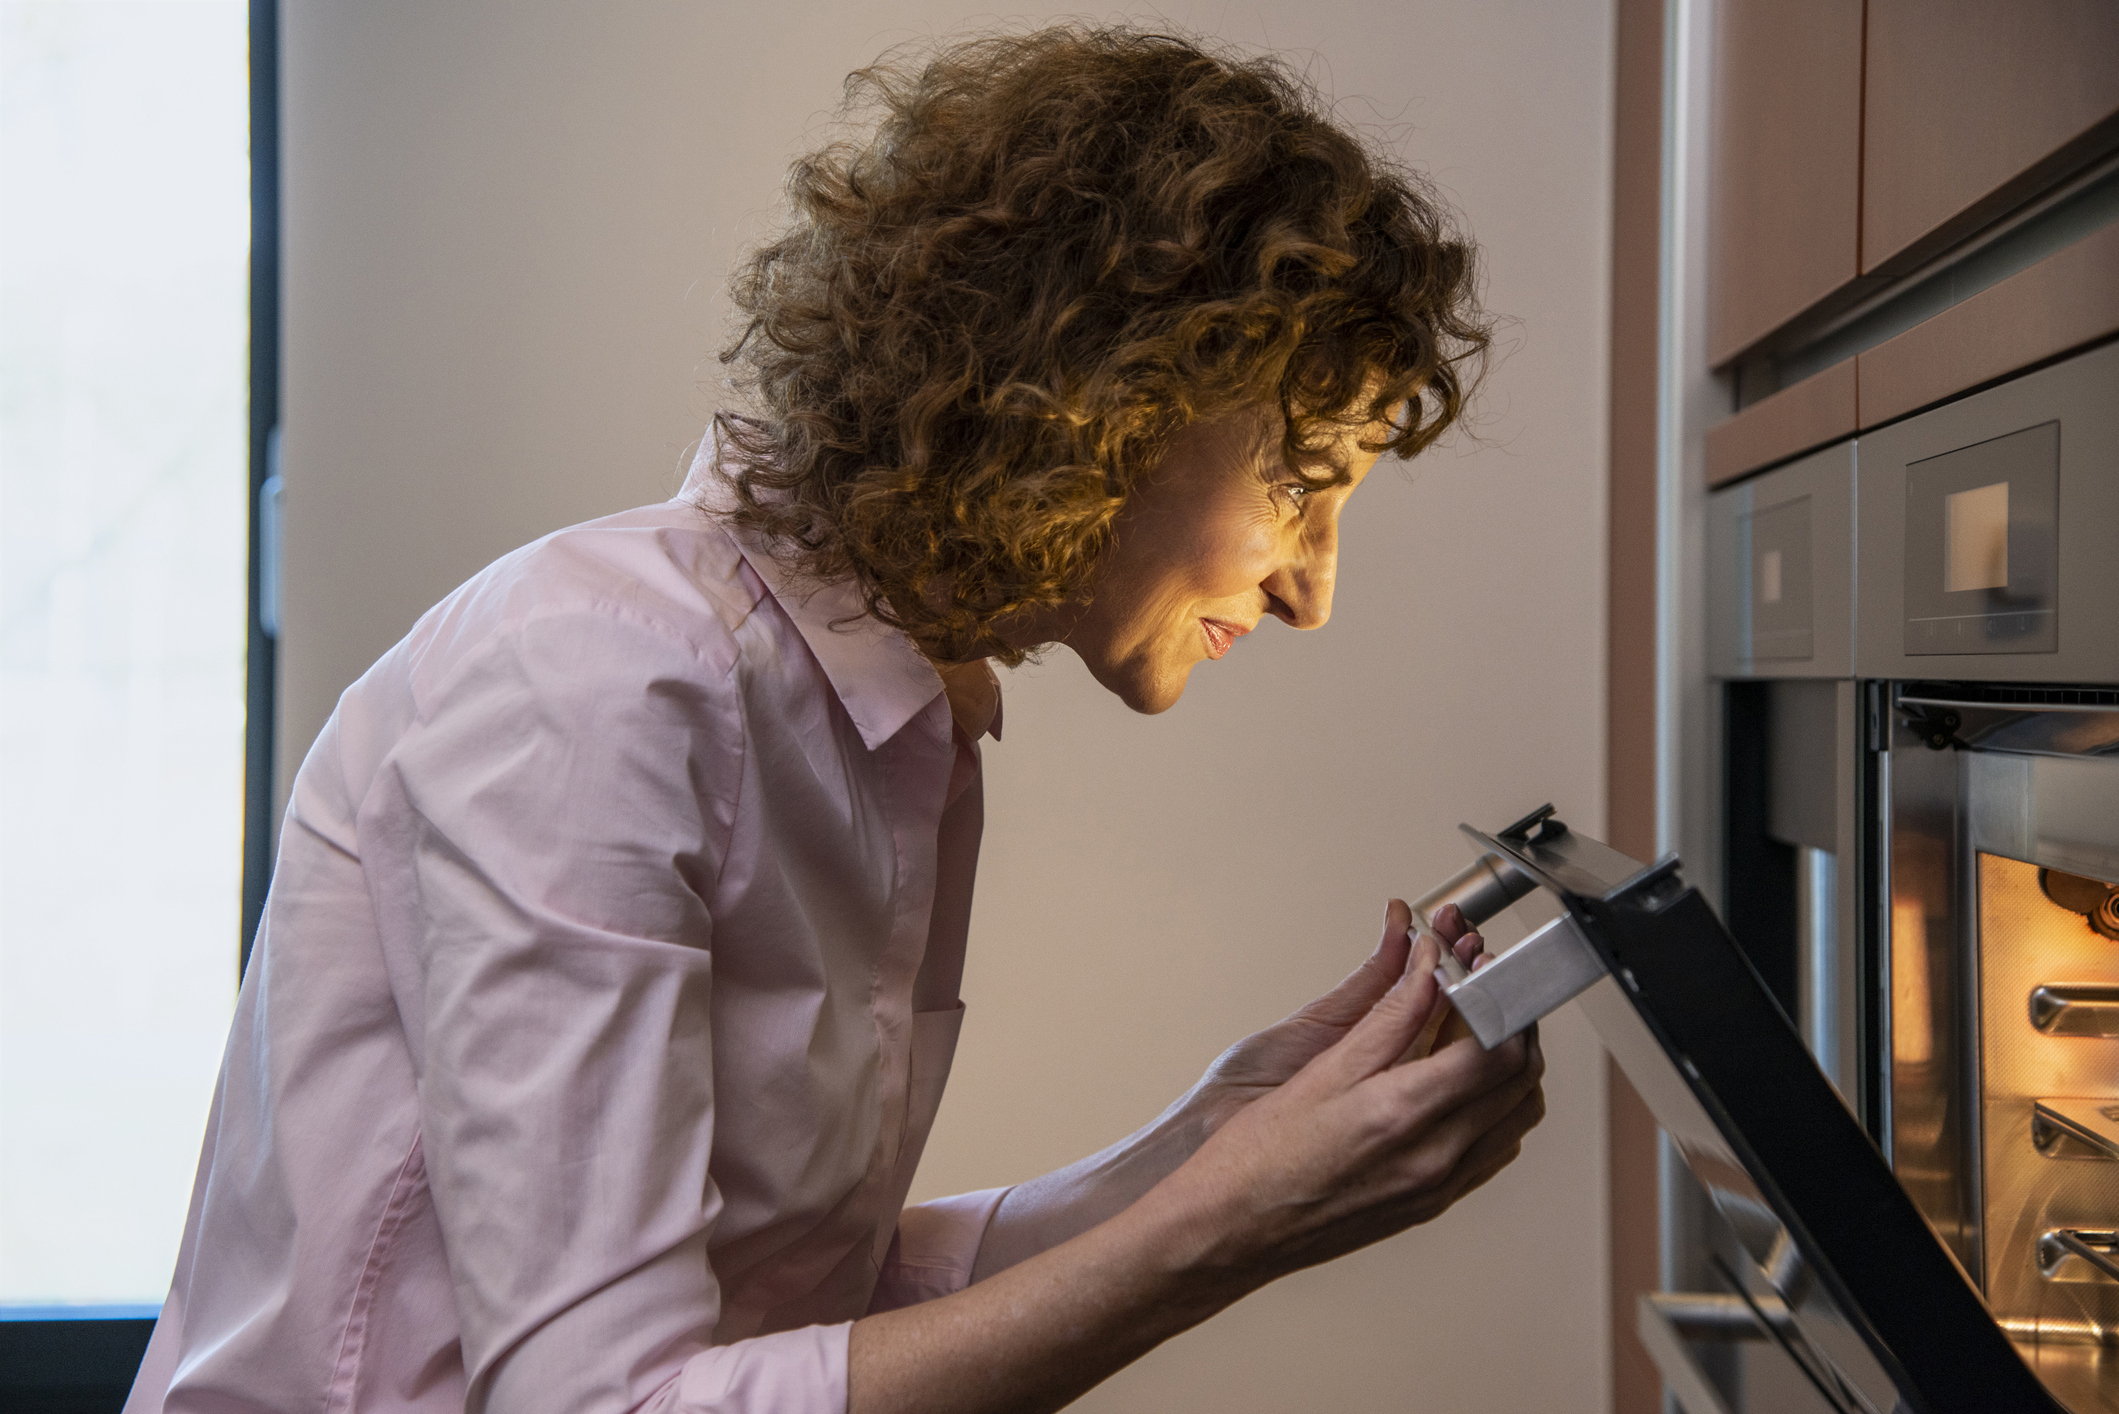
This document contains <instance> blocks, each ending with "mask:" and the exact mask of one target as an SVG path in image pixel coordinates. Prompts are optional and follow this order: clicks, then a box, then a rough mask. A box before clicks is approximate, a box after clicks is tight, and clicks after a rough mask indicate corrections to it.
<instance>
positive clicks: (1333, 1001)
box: [1186, 898, 1489, 1139]
mask: <svg viewBox="0 0 2119 1414" xmlns="http://www.w3.org/2000/svg"><path fill="white" fill-rule="evenodd" d="M1433 922H1434V926H1435V933H1436V934H1437V936H1439V937H1440V938H1441V939H1442V941H1443V942H1445V943H1447V944H1449V945H1450V950H1451V951H1452V952H1454V953H1455V954H1456V955H1457V960H1458V961H1459V962H1461V963H1463V964H1464V966H1465V967H1467V968H1472V967H1477V966H1479V965H1480V964H1481V963H1483V962H1486V961H1488V960H1489V959H1488V958H1487V957H1486V953H1485V947H1486V944H1485V941H1484V940H1483V939H1482V938H1481V937H1480V936H1479V934H1478V933H1477V932H1476V931H1474V930H1473V929H1471V928H1468V927H1466V926H1465V922H1464V916H1463V914H1461V913H1459V912H1458V910H1457V906H1456V905H1455V904H1453V903H1452V904H1445V905H1443V906H1442V907H1441V908H1440V909H1438V910H1437V911H1436V913H1435V916H1434V919H1433ZM1412 925H1413V911H1412V909H1411V908H1409V907H1407V905H1406V902H1405V900H1403V899H1395V898H1394V899H1392V900H1391V901H1390V904H1389V905H1388V906H1387V907H1386V908H1385V909H1384V913H1383V937H1382V940H1381V941H1379V942H1378V943H1377V944H1376V951H1375V952H1374V953H1372V954H1370V956H1369V959H1368V961H1366V962H1364V963H1362V964H1361V966H1359V967H1357V968H1355V969H1354V970H1353V971H1352V972H1350V973H1348V974H1347V976H1346V979H1345V980H1344V981H1342V982H1341V983H1340V984H1339V985H1338V986H1336V987H1334V988H1332V990H1331V991H1329V992H1326V993H1325V994H1324V995H1323V996H1321V997H1319V998H1317V1000H1315V1001H1313V1002H1311V1003H1309V1004H1308V1005H1307V1006H1304V1007H1303V1008H1301V1009H1300V1010H1298V1011H1296V1012H1295V1013H1293V1014H1292V1015H1290V1016H1287V1017H1285V1018H1283V1019H1282V1020H1280V1021H1276V1022H1274V1023H1273V1024H1272V1025H1271V1026H1268V1027H1267V1028H1266V1029H1265V1030H1263V1031H1259V1032H1256V1033H1254V1034H1252V1035H1250V1036H1246V1037H1244V1038H1243V1039H1242V1040H1241V1041H1238V1042H1237V1043H1236V1044H1235V1045H1233V1046H1231V1047H1229V1049H1227V1050H1226V1051H1223V1052H1222V1053H1221V1055H1220V1056H1219V1057H1218V1058H1216V1060H1215V1061H1214V1064H1212V1065H1211V1066H1209V1067H1207V1073H1206V1075H1205V1076H1204V1077H1202V1078H1201V1080H1200V1082H1199V1084H1198V1085H1197V1086H1196V1087H1195V1088H1194V1089H1193V1091H1192V1093H1191V1094H1190V1095H1189V1096H1187V1097H1186V1099H1187V1101H1188V1102H1189V1103H1190V1105H1192V1106H1196V1107H1197V1108H1196V1109H1195V1110H1194V1113H1195V1115H1196V1116H1197V1118H1198V1120H1199V1122H1200V1137H1201V1138H1202V1139H1203V1138H1205V1136H1206V1135H1208V1134H1211V1133H1213V1132H1214V1131H1215V1130H1216V1129H1219V1128H1220V1127H1221V1126H1222V1125H1223V1124H1226V1123H1227V1122H1228V1121H1229V1119H1230V1118H1232V1117H1233V1116H1234V1115H1235V1114H1236V1113H1237V1112H1238V1111H1239V1110H1241V1109H1242V1108H1243V1107H1244V1106H1245V1105H1248V1104H1249V1103H1251V1101H1253V1100H1256V1099H1258V1098H1260V1097H1261V1096H1263V1095H1266V1094H1269V1093H1271V1092H1272V1091H1273V1090H1274V1089H1275V1088H1277V1087H1278V1086H1280V1085H1282V1084H1284V1083H1286V1081H1287V1080H1288V1079H1289V1078H1290V1077H1291V1076H1293V1075H1294V1074H1295V1072H1296V1071H1298V1070H1301V1069H1302V1068H1303V1067H1304V1066H1305V1065H1308V1064H1309V1063H1310V1061H1311V1060H1312V1059H1314V1058H1315V1057H1317V1056H1318V1055H1320V1054H1322V1053H1323V1052H1324V1051H1325V1049H1326V1048H1328V1047H1329V1046H1331V1045H1332V1044H1333V1043H1335V1042H1336V1041H1338V1040H1339V1038H1340V1037H1342V1036H1344V1035H1346V1033H1347V1032H1348V1030H1350V1029H1351V1028H1352V1027H1353V1025H1354V1023H1355V1022H1357V1021H1359V1020H1361V1018H1362V1017H1364V1016H1366V1015H1368V1013H1369V1008H1371V1007H1373V1006H1374V1005H1375V1004H1376V1003H1377V1002H1378V1001H1379V1000H1381V999H1382V997H1383V994H1384V993H1385V992H1388V991H1389V990H1390V989H1391V987H1392V985H1393V984H1394V983H1396V982H1397V980H1398V978H1399V977H1400V976H1401V975H1402V974H1403V973H1404V971H1405V962H1406V958H1407V957H1408V956H1409V955H1410V953H1411V951H1412Z"/></svg>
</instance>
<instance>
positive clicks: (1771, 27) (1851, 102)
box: [1708, 0, 1862, 365]
mask: <svg viewBox="0 0 2119 1414" xmlns="http://www.w3.org/2000/svg"><path fill="white" fill-rule="evenodd" d="M1714 13H1715V30H1714V34H1715V41H1714V75H1713V93H1714V119H1713V121H1714V131H1713V153H1712V159H1711V160H1712V167H1711V177H1710V180H1709V188H1708V191H1709V202H1710V214H1709V236H1708V240H1709V247H1710V250H1709V269H1708V289H1709V291H1710V293H1709V303H1708V343H1709V345H1710V347H1709V350H1708V353H1709V361H1710V362H1711V363H1713V364H1716V365H1721V364H1724V363H1727V362H1728V361H1729V360H1730V359H1732V358H1734V357H1735V356H1736V355H1737V354H1739V353H1742V352H1743V351H1744V350H1745V349H1746V348H1747V347H1749V346H1750V345H1752V344H1753V343H1755V342H1757V341H1758V340H1759V339H1760V338H1762V337H1763V336H1765V335H1766V334H1769V333H1771V332H1772V331H1773V330H1775V329H1777V328H1779V327H1780V326H1781V325H1782V324H1784V323H1786V322H1787V321H1788V320H1789V319H1790V318H1792V317H1793V316H1795V315H1797V314H1799V313H1801V312H1802V311H1803V310H1805V309H1807V308H1809V307H1810V306H1811V305H1812V304H1815V303H1816V302H1817V301H1818V300H1820V299H1822V298H1824V297H1825V296H1827V295H1829V294H1831V293H1832V292H1833V291H1834V290H1836V289H1839V288H1840V287H1841V286H1843V285H1845V284H1847V283H1848V282H1849V281H1851V280H1853V279H1854V278H1855V277H1856V276H1857V275H1858V273H1859V259H1860V216H1861V190H1860V182H1861V117H1862V114H1861V104H1862V3H1861V0H1721V3H1720V4H1718V5H1717V6H1716V7H1715V12H1714Z"/></svg>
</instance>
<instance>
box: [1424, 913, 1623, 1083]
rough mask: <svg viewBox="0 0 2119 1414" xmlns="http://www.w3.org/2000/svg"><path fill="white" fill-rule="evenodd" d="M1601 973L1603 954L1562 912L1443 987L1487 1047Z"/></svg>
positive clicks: (1555, 1007)
mask: <svg viewBox="0 0 2119 1414" xmlns="http://www.w3.org/2000/svg"><path fill="white" fill-rule="evenodd" d="M1603 975H1604V961H1603V959H1602V958H1600V957H1598V956H1597V953H1596V950H1595V949H1594V948H1592V947H1590V945H1589V941H1588V940H1587V939H1586V938H1584V937H1583V936H1582V934H1581V931H1580V930H1579V929H1578V928H1576V926H1575V921H1574V919H1573V917H1572V916H1570V915H1568V914H1565V913H1563V914H1561V915H1560V916H1559V917H1558V918H1555V919H1554V920H1553V921H1552V922H1550V923H1548V924H1546V925H1545V926H1544V927H1542V928H1540V929H1539V930H1538V931H1537V932H1535V933H1532V934H1531V935H1530V936H1529V937H1527V938H1525V939H1524V940H1523V941H1522V942H1520V943H1517V944H1516V945H1515V946H1514V947H1512V948H1510V949H1509V950H1508V951H1507V952H1505V953H1502V954H1501V955H1500V956H1499V957H1497V958H1495V959H1494V960H1493V961H1492V962H1489V963H1488V964H1486V966H1484V967H1482V968H1480V969H1479V970H1478V971H1477V972H1473V973H1471V974H1469V975H1467V976H1466V977H1465V978H1464V979H1463V980H1462V981H1460V982H1455V983H1452V984H1451V985H1449V986H1447V987H1445V988H1444V989H1443V991H1444V993H1445V995H1447V996H1448V997H1449V999H1450V1004H1451V1005H1452V1006H1454V1007H1456V1009H1457V1011H1458V1014H1460V1015H1461V1016H1463V1018H1464V1023H1465V1025H1467V1026H1469V1027H1470V1028H1471V1031H1472V1034H1473V1035H1474V1036H1476V1037H1478V1038H1479V1044H1480V1045H1482V1046H1484V1047H1486V1048H1487V1049H1488V1050H1492V1049H1493V1048H1494V1047H1496V1046H1498V1045H1500V1044H1501V1043H1502V1042H1503V1041H1506V1040H1507V1039H1508V1038H1509V1037H1511V1036H1513V1035H1515V1034H1516V1033H1517V1032H1519V1031H1521V1030H1523V1029H1524V1028H1525V1027H1526V1026H1529V1025H1530V1024H1531V1023H1532V1022H1534V1021H1536V1020H1537V1019H1538V1018H1539V1017H1541V1016H1544V1015H1546V1014H1547V1013H1548V1012H1553V1011H1557V1010H1559V1009H1560V1008H1561V1007H1563V1006H1565V1005H1566V1004H1567V1003H1568V1002H1571V1001H1573V1000H1574V999H1575V998H1576V997H1578V996H1580V995H1581V994H1582V992H1584V991H1585V990H1587V989H1588V987H1589V986H1590V985H1591V984H1592V983H1594V982H1595V981H1596V980H1597V979H1598V978H1600V977H1602V976H1603Z"/></svg>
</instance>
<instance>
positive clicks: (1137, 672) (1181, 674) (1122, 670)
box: [1090, 663, 1192, 717]
mask: <svg viewBox="0 0 2119 1414" xmlns="http://www.w3.org/2000/svg"><path fill="white" fill-rule="evenodd" d="M1090 671H1091V672H1092V673H1093V674H1094V675H1095V677H1096V680H1097V681H1098V682H1100V683H1102V684H1103V685H1104V687H1105V688H1107V689H1109V690H1110V692H1111V693H1112V694H1113V695H1114V696H1116V697H1117V698H1118V700H1119V701H1121V702H1123V703H1125V704H1126V705H1127V706H1128V707H1131V708H1132V709H1133V710H1134V711H1136V712H1139V713H1141V714H1142V715H1144V716H1149V717H1152V716H1155V715H1156V714H1157V713H1160V712H1167V711H1169V710H1170V709H1171V708H1172V707H1175V706H1176V705H1177V699H1178V698H1180V697H1183V696H1184V695H1185V683H1186V682H1187V681H1188V680H1189V679H1190V678H1191V676H1192V665H1191V664H1190V663H1186V664H1183V665H1182V666H1179V667H1163V666H1160V665H1158V666H1155V667H1149V666H1147V665H1145V664H1132V663H1125V664H1120V665H1118V666H1117V667H1116V669H1115V670H1113V671H1109V672H1104V671H1099V670H1097V669H1095V668H1093V667H1092V668H1091V669H1090Z"/></svg>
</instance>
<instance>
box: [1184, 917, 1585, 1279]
mask: <svg viewBox="0 0 2119 1414" xmlns="http://www.w3.org/2000/svg"><path fill="white" fill-rule="evenodd" d="M1436 962H1437V958H1436V949H1435V944H1434V943H1433V942H1432V941H1431V940H1429V939H1426V938H1423V939H1421V940H1420V941H1419V942H1418V943H1417V944H1416V946H1415V947H1414V949H1413V952H1412V956H1411V957H1410V959H1409V960H1408V962H1407V964H1406V969H1405V973H1404V975H1403V976H1401V977H1400V978H1399V980H1398V982H1397V983H1396V985H1395V986H1393V988H1392V989H1391V990H1390V991H1389V992H1388V993H1386V994H1385V995H1384V997H1383V998H1382V999H1381V1000H1380V1001H1378V1002H1377V1003H1376V1004H1375V1005H1374V1006H1373V1007H1371V1008H1370V1010H1369V1012H1368V1014H1367V1015H1366V1016H1364V1017H1363V1018H1362V1019H1361V1020H1360V1021H1359V1022H1357V1023H1356V1024H1355V1025H1354V1027H1353V1028H1352V1029H1351V1030H1350V1031H1348V1033H1347V1034H1346V1035H1345V1036H1344V1037H1342V1038H1341V1039H1340V1040H1339V1041H1338V1042H1336V1043H1335V1044H1333V1045H1332V1046H1331V1047H1330V1048H1329V1049H1327V1050H1325V1051H1324V1052H1322V1053H1321V1054H1319V1055H1318V1056H1317V1057H1316V1058H1315V1059H1314V1060H1312V1061H1310V1063H1309V1064H1307V1065H1306V1066H1304V1067H1303V1068H1302V1069H1301V1070H1300V1071H1298V1072H1297V1073H1296V1074H1295V1075H1294V1076H1293V1077H1291V1078H1290V1079H1289V1080H1288V1081H1287V1082H1286V1083H1285V1084H1282V1085H1280V1086H1279V1087H1277V1088H1276V1089H1275V1090H1274V1091H1273V1092H1272V1093H1271V1094H1268V1095H1264V1096H1261V1097H1260V1098H1258V1099H1257V1100H1255V1101H1254V1102H1252V1103H1251V1104H1249V1105H1246V1106H1245V1107H1244V1108H1243V1110H1242V1111H1241V1112H1240V1113H1238V1114H1237V1115H1235V1116H1234V1117H1232V1118H1231V1119H1230V1120H1229V1122H1228V1123H1227V1124H1225V1125H1223V1126H1222V1127H1221V1128H1220V1129H1219V1130H1217V1131H1216V1132H1215V1133H1214V1135H1213V1136H1212V1137H1211V1138H1209V1139H1208V1140H1207V1141H1206V1142H1205V1143H1204V1144H1202V1145H1201V1146H1200V1147H1199V1150H1198V1152H1196V1153H1195V1154H1193V1156H1192V1157H1191V1158H1190V1159H1188V1160H1187V1161H1186V1162H1185V1163H1183V1164H1182V1165H1180V1166H1179V1167H1178V1168H1177V1169H1176V1170H1175V1171H1174V1172H1172V1173H1171V1174H1170V1175H1169V1177H1167V1178H1166V1179H1164V1180H1163V1181H1162V1183H1160V1184H1158V1185H1157V1186H1156V1188H1155V1189H1154V1190H1152V1191H1151V1192H1150V1193H1148V1194H1147V1195H1146V1196H1145V1197H1144V1199H1143V1200H1142V1201H1143V1202H1144V1203H1146V1204H1149V1205H1154V1206H1158V1207H1164V1208H1165V1210H1166V1212H1167V1213H1169V1214H1171V1215H1173V1216H1175V1217H1176V1218H1177V1219H1178V1220H1179V1229H1180V1230H1181V1231H1183V1232H1185V1233H1186V1234H1187V1236H1188V1238H1189V1241H1188V1242H1187V1246H1188V1247H1191V1248H1192V1249H1193V1250H1191V1251H1190V1252H1188V1253H1187V1254H1185V1258H1184V1260H1185V1261H1186V1263H1187V1265H1192V1266H1195V1267H1196V1268H1198V1269H1199V1270H1200V1274H1201V1275H1202V1276H1209V1277H1211V1278H1213V1279H1216V1280H1217V1281H1218V1282H1226V1283H1234V1284H1236V1285H1237V1286H1240V1287H1242V1288H1244V1289H1249V1288H1252V1287H1255V1286H1261V1285H1264V1284H1265V1283H1266V1282H1268V1281H1271V1280H1273V1279H1274V1278H1276V1277H1279V1276H1282V1275H1285V1274H1286V1273H1288V1272H1291V1271H1295V1270H1297V1269H1299V1268H1302V1267H1307V1266H1312V1265H1315V1264H1316V1263H1319V1262H1324V1261H1329V1260H1330V1259H1332V1258H1334V1257H1338V1256H1341V1255H1343V1254H1345V1253H1347V1252H1351V1251H1353V1250H1354V1249H1356V1248H1359V1247H1365V1246H1367V1245H1368V1244H1369V1243H1372V1242H1376V1241H1378V1240H1380V1239H1382V1238H1385V1237H1389V1236H1391V1235H1392V1234H1394V1233H1397V1232H1400V1231H1403V1230H1404V1229H1405V1228H1408V1227H1411V1226H1412V1225H1414V1224H1415V1223H1422V1222H1426V1221H1428V1220H1430V1219H1432V1218H1434V1217H1436V1216H1438V1215H1440V1214H1441V1213H1442V1212H1443V1211H1444V1210H1446V1209H1447V1208H1448V1207H1449V1206H1450V1205H1451V1204H1452V1203H1454V1202H1456V1201H1457V1200H1458V1199H1459V1198H1461V1197H1463V1196H1464V1195H1465V1194H1466V1193H1469V1192H1471V1191H1472V1190H1473V1189H1474V1188H1477V1187H1478V1186H1479V1185H1480V1184H1482V1183H1484V1182H1486V1181H1487V1180H1488V1179H1490V1178H1492V1177H1493V1176H1494V1175H1495V1174H1496V1173H1498V1172H1500V1171H1501V1169H1503V1168H1504V1167H1506V1166H1507V1165H1508V1163H1509V1162H1510V1161H1511V1160H1512V1159H1514V1158H1515V1156H1516V1154H1517V1153H1518V1152H1519V1150H1520V1148H1521V1145H1522V1141H1523V1136H1524V1135H1525V1134H1527V1133H1528V1132H1529V1131H1530V1129H1531V1128H1532V1127H1533V1126H1534V1125H1536V1124H1537V1123H1538V1121H1539V1120H1540V1119H1542V1118H1543V1117H1544V1114H1545V1098H1544V1093H1543V1090H1542V1089H1541V1080H1542V1077H1543V1075H1544V1071H1545V1061H1544V1056H1543V1054H1542V1052H1541V1051H1540V1049H1539V1046H1538V1038H1537V1032H1536V1029H1535V1028H1533V1029H1532V1030H1530V1031H1527V1032H1525V1033H1524V1034H1522V1035H1520V1036H1517V1037H1515V1038H1514V1039H1512V1040H1509V1041H1507V1042H1505V1043H1503V1044H1502V1045H1500V1046H1497V1047H1496V1048H1494V1049H1493V1050H1491V1051H1488V1050H1484V1049H1482V1048H1481V1047H1480V1045H1479V1043H1478V1042H1477V1041H1476V1040H1475V1039H1473V1038H1472V1037H1470V1036H1469V1035H1464V1036H1461V1037H1460V1038H1459V1039H1456V1040H1454V1041H1450V1042H1448V1043H1447V1044H1445V1045H1443V1046H1441V1047H1440V1048H1439V1049H1437V1050H1436V1051H1435V1052H1434V1053H1433V1054H1432V1055H1429V1056H1427V1057H1425V1058H1423V1059H1419V1060H1412V1061H1405V1062H1403V1063H1400V1060H1399V1058H1400V1057H1401V1056H1403V1055H1404V1054H1405V1052H1406V1050H1407V1048H1408V1047H1409V1046H1410V1045H1411V1044H1412V1042H1413V1040H1414V1039H1415V1038H1416V1037H1417V1036H1418V1035H1419V1034H1420V1031H1421V1028H1422V1026H1423V1025H1424V1024H1425V1023H1426V1021H1427V1019H1428V1017H1429V1016H1430V1014H1431V1013H1432V1012H1433V1010H1434V1008H1436V1007H1437V1006H1446V1005H1447V1003H1446V1002H1445V1001H1444V1000H1443V999H1442V997H1441V993H1440V987H1439V985H1438V984H1437V982H1436V980H1435V976H1434V972H1435V967H1436Z"/></svg>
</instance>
